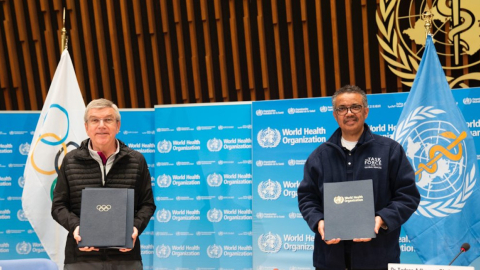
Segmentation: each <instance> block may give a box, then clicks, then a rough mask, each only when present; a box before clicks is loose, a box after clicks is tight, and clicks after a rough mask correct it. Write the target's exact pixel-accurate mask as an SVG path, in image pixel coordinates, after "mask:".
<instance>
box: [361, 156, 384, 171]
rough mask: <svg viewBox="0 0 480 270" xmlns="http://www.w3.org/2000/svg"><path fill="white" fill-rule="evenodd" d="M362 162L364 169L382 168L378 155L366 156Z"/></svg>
mask: <svg viewBox="0 0 480 270" xmlns="http://www.w3.org/2000/svg"><path fill="white" fill-rule="evenodd" d="M364 164H365V169H382V159H381V158H379V157H368V158H366V159H365V162H364Z"/></svg>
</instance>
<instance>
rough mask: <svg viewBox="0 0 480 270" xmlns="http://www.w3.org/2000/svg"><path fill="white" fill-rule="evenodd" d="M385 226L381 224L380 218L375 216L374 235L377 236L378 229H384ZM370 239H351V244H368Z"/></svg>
mask: <svg viewBox="0 0 480 270" xmlns="http://www.w3.org/2000/svg"><path fill="white" fill-rule="evenodd" d="M385 227H386V224H385V222H383V219H382V217H380V216H375V228H374V229H373V230H374V231H375V234H378V230H380V228H385ZM371 240H372V238H355V239H353V242H369V241H371Z"/></svg>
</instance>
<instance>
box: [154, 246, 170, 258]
mask: <svg viewBox="0 0 480 270" xmlns="http://www.w3.org/2000/svg"><path fill="white" fill-rule="evenodd" d="M170 253H172V249H171V248H170V246H166V245H161V246H157V248H156V249H155V254H156V255H157V257H158V258H161V259H165V258H168V257H170Z"/></svg>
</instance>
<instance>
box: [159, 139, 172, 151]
mask: <svg viewBox="0 0 480 270" xmlns="http://www.w3.org/2000/svg"><path fill="white" fill-rule="evenodd" d="M157 149H158V152H160V153H162V154H166V153H169V152H170V151H172V142H171V141H167V140H163V141H159V142H158V144H157Z"/></svg>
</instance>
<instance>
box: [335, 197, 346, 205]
mask: <svg viewBox="0 0 480 270" xmlns="http://www.w3.org/2000/svg"><path fill="white" fill-rule="evenodd" d="M344 201H345V198H343V196H335V197H334V198H333V202H334V203H335V204H342V203H343V202H344Z"/></svg>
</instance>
